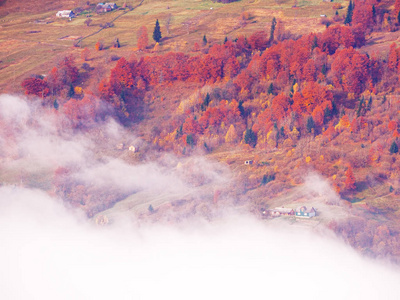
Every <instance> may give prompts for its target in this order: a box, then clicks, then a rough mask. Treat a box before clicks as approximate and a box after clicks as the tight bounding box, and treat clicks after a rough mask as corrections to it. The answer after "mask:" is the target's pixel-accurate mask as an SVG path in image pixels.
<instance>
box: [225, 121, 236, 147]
mask: <svg viewBox="0 0 400 300" xmlns="http://www.w3.org/2000/svg"><path fill="white" fill-rule="evenodd" d="M237 140H238V134H237V132H236V129H235V126H233V124H231V126H230V127H229V129H228V132H227V133H226V135H225V142H226V143H235V142H236V141H237Z"/></svg>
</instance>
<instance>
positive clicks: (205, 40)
mask: <svg viewBox="0 0 400 300" xmlns="http://www.w3.org/2000/svg"><path fill="white" fill-rule="evenodd" d="M205 45H207V38H206V35H204V36H203V46H205Z"/></svg>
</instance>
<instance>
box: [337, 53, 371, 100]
mask: <svg viewBox="0 0 400 300" xmlns="http://www.w3.org/2000/svg"><path fill="white" fill-rule="evenodd" d="M331 70H332V75H333V83H334V84H335V86H336V87H342V88H343V90H344V91H346V92H348V93H354V94H356V95H359V94H361V93H362V92H363V91H364V90H365V88H366V87H367V85H366V83H367V82H368V81H369V80H370V72H369V58H368V57H367V56H366V55H365V54H360V53H358V52H357V51H356V50H354V49H353V48H348V49H343V50H340V51H338V52H336V53H335V55H334V60H333V63H332V66H331Z"/></svg>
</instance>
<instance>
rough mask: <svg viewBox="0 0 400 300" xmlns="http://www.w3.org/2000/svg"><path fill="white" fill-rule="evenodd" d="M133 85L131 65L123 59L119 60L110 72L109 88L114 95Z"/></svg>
mask: <svg viewBox="0 0 400 300" xmlns="http://www.w3.org/2000/svg"><path fill="white" fill-rule="evenodd" d="M133 85H134V74H133V72H132V66H131V64H130V63H129V62H128V61H127V60H126V59H125V58H124V57H122V58H120V59H119V60H118V62H117V65H116V66H115V68H114V69H112V70H111V75H110V86H111V87H112V88H113V89H114V92H115V94H119V93H120V92H121V91H122V90H125V89H129V88H132V87H133Z"/></svg>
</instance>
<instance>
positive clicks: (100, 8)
mask: <svg viewBox="0 0 400 300" xmlns="http://www.w3.org/2000/svg"><path fill="white" fill-rule="evenodd" d="M117 8H118V6H117V4H115V3H113V2H109V3H98V4H97V5H96V12H97V13H103V12H109V11H112V10H115V9H117ZM56 17H57V18H69V19H72V18H74V17H75V13H74V12H73V11H72V10H60V11H58V12H57V13H56Z"/></svg>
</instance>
